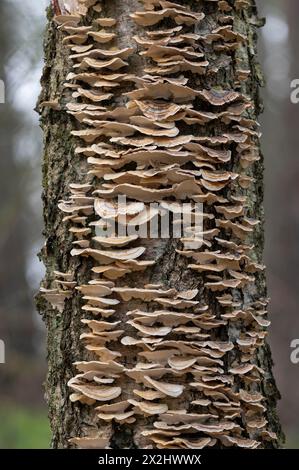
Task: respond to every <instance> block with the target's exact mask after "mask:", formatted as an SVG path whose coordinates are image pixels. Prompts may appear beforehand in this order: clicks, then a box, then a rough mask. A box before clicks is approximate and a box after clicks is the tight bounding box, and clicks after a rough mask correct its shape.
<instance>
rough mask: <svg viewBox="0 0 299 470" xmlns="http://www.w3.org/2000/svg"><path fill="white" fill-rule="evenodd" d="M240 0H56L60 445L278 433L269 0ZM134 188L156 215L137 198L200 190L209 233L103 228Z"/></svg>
mask: <svg viewBox="0 0 299 470" xmlns="http://www.w3.org/2000/svg"><path fill="white" fill-rule="evenodd" d="M232 3H233V2H230V3H228V2H226V1H219V2H216V1H198V2H197V1H191V0H190V1H184V2H183V1H180V0H175V5H174V4H173V3H170V2H163V1H161V2H159V1H156V0H146V1H145V0H143V2H139V1H137V0H123V1H119V0H109V1H102V2H97V1H96V0H95V1H87V0H82V1H81V2H80V1H79V0H77V1H76V0H74V1H73V2H64V1H59V2H53V5H54V13H55V14H56V18H54V21H53V18H52V11H51V10H50V11H49V27H48V31H47V36H46V41H45V55H46V66H45V70H44V75H43V79H42V84H43V92H42V96H41V98H40V108H41V110H42V126H43V129H44V142H45V152H44V166H43V168H44V172H43V184H44V218H45V236H46V245H45V248H44V250H43V253H42V256H43V259H44V262H45V264H46V267H47V276H46V279H45V281H44V285H43V289H42V292H41V295H40V296H39V298H38V304H39V309H40V311H41V312H42V314H43V316H44V319H45V321H46V324H47V328H48V361H49V373H48V380H47V387H46V388H47V399H48V403H49V410H50V420H51V424H52V430H53V446H54V447H56V448H63V447H69V446H73V445H78V446H79V447H97V448H105V447H112V448H136V447H137V448H151V447H154V448H203V447H206V446H215V447H224V446H225V447H226V446H237V447H248V448H256V447H261V448H265V447H277V446H279V443H280V439H281V430H280V425H279V421H278V419H277V415H276V400H277V398H278V392H277V389H276V386H275V382H274V379H273V376H272V371H271V366H272V363H271V354H270V351H269V348H268V346H267V345H266V343H265V336H266V327H267V326H268V324H269V322H268V320H267V319H266V305H267V299H266V295H267V293H266V284H265V275H264V267H263V266H262V264H261V263H262V253H263V209H262V200H263V163H262V157H261V155H260V150H259V134H258V130H257V124H256V119H257V115H258V113H259V110H260V106H261V105H260V100H259V95H258V87H259V80H260V72H259V69H258V66H257V64H256V62H255V54H256V33H255V29H256V27H257V26H258V24H259V23H258V19H257V16H256V8H255V5H254V2H252V1H250V0H249V1H246V0H238V1H236V2H234V6H231V5H230V4H232ZM66 5H68V7H66ZM70 5H71V6H70ZM183 5H184V6H183ZM88 7H89V8H88ZM144 7H145V8H146V7H148V10H146V12H147V13H140V12H142V11H145V10H144ZM150 7H151V9H150ZM67 8H69V9H67ZM190 11H192V13H191V12H190ZM136 12H138V13H136ZM78 14H79V15H81V16H76V15H78ZM132 15H133V16H132ZM107 18H110V19H111V18H115V19H116V24H115V25H114V24H113V21H110V20H107ZM57 25H58V26H57ZM82 26H84V27H83V28H82ZM85 27H86V28H85ZM165 30H166V31H165ZM157 31H160V32H159V33H158V32H157ZM163 31H164V32H163ZM89 44H90V46H91V47H92V48H93V49H96V50H97V51H98V52H94V53H93V52H90V49H88V47H85V46H87V45H89ZM131 48H132V50H131ZM93 49H92V50H93ZM180 49H181V50H180ZM70 55H73V57H70ZM74 64H75V65H76V67H74V68H73V65H74ZM78 65H79V67H78ZM70 73H73V74H76V75H70ZM78 74H80V75H78ZM83 74H85V75H83ZM66 84H67V85H66ZM110 94H111V95H110ZM84 104H85V105H84ZM86 105H91V106H90V107H89V108H87V107H86ZM113 109H116V111H115V113H113V112H112V111H113ZM83 121H84V122H83ZM108 144H109V145H108ZM153 169H154V171H153ZM107 183H108V184H107ZM124 194H125V195H126V196H127V198H128V205H127V206H126V211H127V213H130V211H132V212H131V214H134V215H135V216H136V215H137V214H138V213H139V216H140V217H142V220H143V221H144V220H147V216H148V214H149V213H148V212H144V211H143V212H142V213H140V210H141V206H140V204H139V205H138V204H136V203H135V204H134V201H135V202H141V203H143V204H145V207H147V208H148V207H149V204H150V203H151V202H156V203H160V202H161V201H162V200H163V201H164V208H165V207H170V208H171V211H175V210H177V207H178V205H176V206H174V205H173V203H174V201H176V202H177V203H179V204H180V205H182V204H183V203H184V202H189V203H190V202H192V203H193V206H192V207H193V208H195V206H194V204H195V203H202V204H203V212H204V217H203V224H204V225H203V245H202V246H200V242H198V241H196V238H198V239H200V237H201V235H202V234H201V233H200V232H198V233H197V234H196V237H195V239H194V238H193V239H192V233H191V234H189V238H191V240H190V239H189V240H188V239H186V236H185V237H180V238H175V236H174V234H173V232H172V236H171V237H170V238H163V237H162V236H160V238H151V237H146V236H143V238H139V239H136V237H131V238H130V237H129V238H125V239H120V238H117V239H116V238H115V237H114V238H113V237H110V238H108V239H107V237H106V238H105V237H104V236H103V233H102V232H101V233H102V234H101V237H99V231H101V228H102V227H101V223H102V224H104V225H105V224H106V228H107V227H108V229H109V224H107V220H105V219H104V209H105V208H106V209H107V208H108V207H109V208H110V209H109V210H110V211H111V210H112V211H113V210H114V211H116V213H115V214H114V216H113V217H115V218H116V220H117V222H118V229H119V228H120V227H123V226H126V222H124V220H123V218H122V217H121V215H119V212H117V211H119V210H120V209H119V207H118V206H117V205H116V203H117V196H118V195H124ZM62 201H63V202H62ZM113 203H114V204H115V205H114V207H112V206H111V204H113ZM167 203H168V205H167ZM58 206H59V207H58ZM138 211H139V212H138ZM110 214H111V212H110ZM101 217H102V220H101ZM113 217H112V219H113ZM132 217H133V216H132V215H129V216H128V218H130V219H132ZM140 217H138V218H137V219H136V221H135V222H131V225H132V224H133V226H134V225H135V226H137V225H138V226H139V228H140V225H142V224H141V222H140ZM112 219H111V218H110V222H111V220H112ZM100 220H101V223H100ZM113 220H114V219H113ZM257 221H260V222H261V223H259V224H258V223H257ZM195 229H196V227H195ZM197 230H198V227H197ZM96 235H97V236H96ZM187 238H188V237H187ZM126 243H129V244H128V245H126V246H124V245H125V244H126ZM113 246H115V248H113ZM144 248H145V250H144ZM204 252H206V253H205V254H203V253H204ZM145 262H146V263H145ZM82 320H84V324H82ZM109 323H111V325H110V324H109ZM82 334H83V337H81V339H80V335H82ZM83 361H85V362H83ZM74 362H77V364H76V365H74ZM76 374H77V375H76ZM74 377H75V378H74ZM69 381H70V382H69ZM68 382H69V385H68ZM178 411H183V415H182V414H180V415H179V416H178V415H177V412H178ZM182 425H183V427H182Z"/></svg>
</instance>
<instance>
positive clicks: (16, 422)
mask: <svg viewBox="0 0 299 470" xmlns="http://www.w3.org/2000/svg"><path fill="white" fill-rule="evenodd" d="M0 422H1V426H0V448H1V449H48V448H49V447H50V440H51V433H50V426H49V421H48V417H47V412H46V410H44V409H41V410H31V409H29V408H22V407H15V405H13V404H8V405H7V404H6V405H5V406H2V407H1V409H0Z"/></svg>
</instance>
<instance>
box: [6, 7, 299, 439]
mask: <svg viewBox="0 0 299 470" xmlns="http://www.w3.org/2000/svg"><path fill="white" fill-rule="evenodd" d="M48 3H49V0H38V1H34V2H33V1H32V0H0V79H2V80H4V82H5V84H6V103H5V104H0V339H3V340H4V341H5V345H6V364H0V422H1V427H0V448H47V447H49V444H50V430H49V425H48V420H47V409H46V406H45V403H44V397H43V395H44V392H43V381H44V379H45V374H46V352H45V331H44V327H43V324H42V322H41V319H40V318H39V317H38V315H37V313H36V312H35V308H34V300H33V296H34V293H35V292H36V291H37V290H38V286H39V282H40V280H41V278H42V276H43V266H42V265H41V263H40V262H39V261H38V258H37V253H38V251H39V250H40V248H41V246H42V244H43V240H42V215H41V214H42V207H41V199H40V197H41V152H42V135H41V131H40V129H39V123H38V116H37V114H36V113H35V112H34V107H35V103H36V100H37V97H38V94H39V78H40V75H41V70H42V66H43V52H42V38H43V31H44V28H45V25H46V14H45V9H46V7H47V5H48ZM257 3H258V6H259V12H260V16H262V17H267V24H266V26H265V28H263V30H262V31H261V32H260V61H261V63H262V67H263V70H264V72H265V75H266V78H267V85H266V88H265V89H264V90H263V92H262V93H263V96H264V102H265V112H264V114H263V115H262V118H261V123H262V127H263V133H264V136H263V152H264V155H265V166H266V195H265V197H266V199H265V208H266V220H267V222H266V253H265V261H266V264H267V266H268V284H269V291H270V292H269V294H270V296H271V299H272V303H271V316H272V328H271V336H270V343H271V346H272V352H273V359H274V362H275V375H276V379H277V382H278V386H279V389H280V391H281V394H282V397H283V399H282V400H281V402H280V404H279V410H280V417H281V420H282V424H283V427H284V430H285V432H286V435H287V442H286V447H287V448H299V420H298V414H299V404H298V392H299V373H298V371H299V369H298V368H299V365H297V366H296V365H293V364H292V363H291V362H290V352H291V351H290V342H291V340H292V339H294V338H299V314H298V306H299V288H298V287H299V271H298V270H297V262H298V265H299V209H298V207H299V204H298V203H299V184H298V183H299V159H298V156H297V153H298V149H299V131H298V130H297V123H298V124H299V105H297V106H296V105H294V104H291V101H290V82H291V80H293V79H295V78H299V60H298V58H299V28H298V26H297V21H298V20H299V2H298V0H284V1H283V2H282V1H281V0H280V1H279V0H258V1H257Z"/></svg>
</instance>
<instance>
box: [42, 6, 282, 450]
mask: <svg viewBox="0 0 299 470" xmlns="http://www.w3.org/2000/svg"><path fill="white" fill-rule="evenodd" d="M59 3H60V6H61V5H62V4H63V2H59ZM176 3H178V4H181V5H182V4H184V5H186V6H187V5H188V7H190V8H191V9H192V10H193V11H195V12H200V11H203V12H204V13H205V15H206V18H205V22H204V23H203V24H204V25H205V28H206V29H201V26H200V25H196V26H195V32H197V33H199V34H206V33H207V32H208V31H211V30H212V29H213V28H214V29H215V28H216V27H217V26H219V24H221V23H219V18H220V17H222V16H223V13H222V12H220V11H219V10H218V8H217V6H218V5H217V4H215V2H212V1H211V2H208V1H202V2H196V1H191V0H190V1H188V2H181V1H176ZM222 3H223V2H222ZM243 3H244V8H243V7H241V10H240V9H239V10H237V9H232V10H231V11H230V12H229V13H228V14H229V15H232V16H233V29H234V31H235V32H237V33H241V34H242V35H244V36H245V38H246V40H245V44H242V45H240V44H238V45H237V49H236V50H234V49H232V50H231V51H228V52H227V51H226V52H225V53H224V54H222V55H221V54H220V55H221V58H222V60H223V62H222V63H221V60H220V62H219V63H218V67H219V69H218V70H216V73H211V74H207V75H193V74H191V73H186V74H185V75H187V76H188V78H189V82H188V86H190V87H191V88H194V89H196V90H202V89H218V90H231V91H233V90H237V91H238V92H240V93H242V94H244V95H247V96H248V97H250V98H251V100H252V102H253V104H254V106H253V108H252V109H250V110H249V111H248V114H247V118H250V119H252V120H253V121H255V120H256V119H257V116H258V114H259V112H260V108H261V104H260V99H259V94H258V88H259V82H260V71H259V68H258V66H257V64H256V59H255V56H256V32H255V29H256V26H257V25H258V20H257V16H256V8H255V5H254V2H250V8H248V9H247V8H245V6H246V5H245V4H246V2H243ZM101 5H102V6H103V10H102V12H101V13H100V14H99V13H97V12H95V11H93V10H92V11H91V12H89V14H88V15H87V16H86V17H85V18H84V24H86V25H90V24H91V23H92V20H93V19H94V18H97V17H99V16H101V17H114V18H117V20H118V23H117V27H116V28H117V33H118V39H117V46H118V47H119V49H121V48H122V47H133V48H134V50H135V53H134V54H133V55H132V56H130V57H129V59H128V62H129V66H128V68H127V70H128V73H134V74H135V75H137V76H142V75H143V69H144V67H145V61H144V59H141V57H140V55H138V53H137V50H136V42H135V41H134V39H133V36H134V35H135V34H138V35H140V36H144V32H145V28H144V27H142V26H138V25H136V23H134V22H133V20H132V19H131V18H130V16H129V14H130V13H134V12H136V11H137V10H138V11H140V10H142V4H141V3H140V2H138V1H137V0H129V1H119V0H109V1H103V2H101ZM56 8H58V7H57V3H56ZM56 13H57V11H56ZM200 24H201V23H200ZM165 25H167V27H173V24H172V22H171V21H170V20H166V22H165ZM159 26H160V25H157V26H154V27H151V29H159ZM64 37H65V33H63V32H61V31H59V30H58V29H57V25H56V24H55V23H54V22H53V18H52V11H51V10H49V26H48V30H47V35H46V39H45V57H46V65H45V70H44V74H43V78H42V85H43V92H42V96H41V98H40V104H42V103H47V105H46V106H41V109H42V110H43V111H42V118H41V121H42V127H43V130H44V144H45V145H44V148H45V151H44V160H43V186H44V196H43V198H44V219H45V237H46V245H45V248H44V249H43V253H42V258H43V260H44V262H45V265H46V268H47V276H46V279H45V281H44V287H45V288H47V289H51V288H53V287H55V284H54V281H55V275H54V271H59V272H62V273H73V274H74V280H75V282H76V284H77V286H82V285H86V284H88V282H89V281H90V280H91V278H92V277H91V269H92V266H93V264H94V263H93V262H92V260H91V258H88V257H87V258H86V257H79V256H71V255H70V252H71V250H72V248H73V245H72V242H73V241H74V238H73V236H72V234H71V233H70V232H69V225H68V224H67V223H63V222H62V219H63V216H64V215H65V214H62V213H61V212H60V211H59V210H58V208H57V206H58V203H59V201H60V200H67V199H68V197H69V194H70V193H69V185H70V184H72V183H85V182H86V171H87V164H86V159H85V158H82V156H80V155H78V154H76V153H75V152H74V150H75V147H77V146H78V140H77V139H76V138H74V137H72V136H71V131H72V130H74V129H80V126H79V125H78V123H77V122H76V121H75V120H74V118H72V117H71V116H70V115H69V114H67V112H66V107H65V106H66V103H68V102H70V101H72V98H71V91H70V90H68V89H67V88H64V84H65V81H66V76H67V75H68V73H69V72H70V71H71V63H70V60H69V58H68V56H69V53H70V52H69V49H68V48H66V47H65V46H64V45H63V43H62V41H63V38H64ZM98 46H99V47H102V45H98ZM104 47H105V46H104ZM201 49H202V51H203V52H204V53H205V58H206V59H207V60H208V61H209V62H210V63H213V62H214V60H215V51H214V50H213V48H212V47H211V45H210V44H207V43H205V42H203V43H202V46H201ZM224 56H225V57H224ZM227 56H228V57H230V58H231V61H227V60H226V59H227ZM240 64H241V68H242V69H244V70H249V71H250V74H249V76H247V77H246V80H242V81H240V82H238V81H237V79H236V71H237V69H238V68H240ZM218 67H216V68H218ZM176 75H177V74H176ZM176 75H175V76H176ZM133 89H134V87H133V86H131V84H127V83H126V84H125V85H124V86H123V87H120V88H118V89H117V92H116V93H115V95H114V97H113V100H114V103H117V104H118V106H119V105H121V104H123V103H124V97H123V92H125V91H131V90H133ZM57 103H59V104H57ZM195 103H196V104H195V106H194V107H195V109H197V110H200V107H199V106H200V105H199V103H197V101H196V102H195ZM214 109H215V108H213V106H212V105H211V104H209V103H207V104H206V106H205V111H214ZM190 128H192V133H194V134H195V135H201V136H203V135H205V136H210V137H211V136H215V135H222V133H223V132H224V131H225V130H226V129H227V128H226V126H224V124H223V122H218V121H216V123H215V122H213V121H212V123H209V124H207V125H202V126H190V127H188V126H187V125H186V124H182V125H181V127H180V132H181V134H182V135H185V134H188V133H189V132H190ZM79 145H80V143H79ZM220 148H221V147H220ZM226 148H229V149H230V150H231V151H232V159H231V161H230V162H229V163H227V164H226V165H224V166H222V167H221V165H219V168H218V169H222V170H223V169H224V168H225V169H226V170H227V171H231V172H236V173H244V169H243V168H241V167H240V160H239V158H238V156H239V154H238V152H237V145H236V143H234V142H233V143H231V144H230V145H229V146H228V147H227V146H226ZM245 174H246V175H248V176H251V177H253V178H254V180H253V182H252V184H251V185H250V186H249V188H248V189H246V190H244V189H242V188H241V187H238V188H237V189H235V188H234V189H235V193H234V194H235V195H236V196H241V195H246V196H247V205H248V210H247V212H246V215H247V216H248V217H252V218H254V219H259V220H261V221H262V223H261V224H260V225H259V226H257V227H255V230H254V232H253V233H252V234H251V235H250V237H249V240H248V242H249V243H252V244H254V245H255V248H254V249H253V250H251V253H250V256H251V258H252V259H253V261H254V262H256V263H261V262H262V253H263V244H264V240H263V234H264V232H263V218H264V215H263V161H262V158H261V159H260V160H259V161H255V162H254V164H253V165H252V166H250V167H249V169H246V172H245ZM92 183H93V184H95V186H96V185H97V182H96V181H95V180H92ZM225 194H226V195H229V194H230V193H229V190H228V192H226V193H225ZM205 209H206V208H205ZM209 211H210V212H212V213H214V214H215V211H214V209H213V206H212V207H208V209H207V212H209ZM91 220H94V219H92V216H91ZM206 228H213V225H210V226H209V227H206ZM228 239H231V238H228ZM142 242H144V243H143V246H146V248H147V250H148V251H149V252H150V254H151V258H152V257H154V258H155V259H156V263H155V265H154V266H153V267H150V268H148V269H147V270H146V271H144V272H143V273H135V274H134V273H133V274H129V275H127V276H125V278H122V279H120V281H118V283H117V286H118V287H120V286H129V287H131V288H138V287H143V286H144V285H146V284H151V285H156V284H163V289H169V288H175V289H176V290H177V291H190V290H194V289H198V294H197V297H196V299H198V300H201V302H202V303H203V301H204V304H206V305H208V306H209V311H211V312H212V313H213V314H214V315H215V316H216V318H218V319H220V318H221V315H222V314H223V312H224V310H223V309H222V307H221V305H219V303H218V302H217V299H216V297H217V295H218V296H219V295H221V294H222V293H220V294H219V293H217V292H211V291H210V290H208V289H206V288H205V284H206V282H207V281H208V280H209V279H208V278H207V277H206V274H205V273H203V274H201V273H198V272H196V271H192V270H191V269H188V264H190V260H189V259H187V258H186V257H184V256H180V255H179V254H178V253H177V251H176V250H177V249H180V250H182V243H181V241H180V240H176V239H169V240H151V239H149V240H142ZM212 249H219V247H218V248H217V244H215V241H213V245H212V248H211V250H212ZM227 293H231V294H232V295H233V298H234V301H238V302H240V305H241V307H240V308H243V307H244V306H246V305H251V304H254V303H255V302H256V301H258V299H261V298H265V297H266V295H267V292H266V282H265V275H264V273H263V271H262V272H259V273H256V274H255V281H254V283H253V285H252V284H251V285H250V286H247V285H245V286H243V287H242V288H236V289H233V290H230V291H229V292H227ZM82 305H83V301H82V296H81V295H80V292H78V291H76V290H73V291H72V294H71V296H70V298H68V299H66V300H65V302H64V308H63V310H62V311H60V312H59V311H58V310H57V309H55V308H53V307H52V306H51V305H50V304H49V302H47V301H46V300H45V298H44V297H43V296H42V295H41V296H40V297H39V298H38V306H39V310H40V311H41V313H42V314H43V317H44V319H45V322H46V325H47V329H48V363H49V372H48V379H47V385H46V391H47V400H48V404H49V414H50V420H51V425H52V431H53V447H55V448H65V447H69V446H70V443H69V439H70V438H74V437H78V436H81V437H84V436H85V437H86V436H93V437H97V436H100V437H103V436H104V435H105V436H108V437H109V441H110V446H111V447H113V448H133V447H143V446H149V445H153V443H150V442H149V441H148V440H147V439H145V438H144V437H142V434H141V432H142V431H144V430H145V429H152V427H153V422H154V421H155V420H156V419H157V417H153V416H147V417H143V416H142V415H139V414H137V415H136V416H135V418H136V421H135V422H133V423H130V424H128V423H126V424H119V423H116V422H112V423H108V424H107V423H106V422H103V421H101V420H99V419H98V418H97V417H96V413H95V412H94V410H93V407H92V406H87V405H86V404H85V405H84V404H78V402H75V403H72V402H71V401H70V399H69V397H70V390H69V388H68V386H67V382H68V380H69V379H71V378H72V377H73V376H74V375H76V369H75V367H74V366H73V363H74V362H75V361H82V360H84V359H85V360H95V358H94V356H92V355H89V354H88V353H87V352H86V350H84V347H83V345H82V341H80V339H79V337H80V334H82V332H83V331H85V330H84V327H83V326H82V323H81V320H82V318H86V317H87V315H86V314H84V312H83V311H82ZM155 307H156V305H155V304H154V302H152V304H151V308H152V309H154V308H155ZM134 309H141V310H142V309H143V310H144V309H145V303H144V302H140V301H138V300H133V301H129V302H127V303H124V302H123V303H121V304H120V305H119V306H118V308H117V312H116V314H115V315H114V317H113V321H117V320H119V321H121V326H120V328H121V329H123V330H124V336H125V335H127V336H128V335H129V336H134V335H135V336H136V332H133V329H132V327H131V326H130V325H128V324H127V323H126V318H125V314H126V312H127V311H128V310H134ZM156 309H157V307H156ZM160 309H161V308H160ZM90 318H91V317H90ZM117 328H118V327H117ZM244 329H245V331H246V327H245V326H244V323H243V322H242V320H239V321H237V322H233V321H232V322H228V323H227V324H226V325H223V326H221V327H219V328H215V329H213V330H212V336H211V338H212V339H213V340H214V341H223V342H229V341H233V342H234V345H235V347H234V349H233V350H231V351H229V352H227V353H226V354H225V356H224V371H225V374H228V371H229V370H230V369H231V367H232V365H233V366H235V365H236V363H238V361H239V360H240V357H241V353H240V350H238V347H237V346H236V338H238V336H239V335H240V333H241V332H242V331H244ZM170 338H171V339H176V340H177V339H180V340H182V339H185V338H184V337H183V335H180V336H177V337H176V336H175V335H174V336H170ZM113 346H114V347H113V348H112V349H113V350H116V351H118V352H120V353H121V355H122V358H121V361H122V363H123V364H124V365H125V366H126V367H127V368H133V367H134V365H135V364H136V361H137V353H136V348H135V347H128V346H124V345H122V344H121V343H120V342H117V343H116V344H114V343H113ZM251 363H252V364H256V365H257V366H258V367H259V368H260V369H261V370H263V372H264V375H262V374H261V376H260V382H256V383H253V384H252V383H251V382H250V380H249V381H247V382H246V387H245V388H246V389H247V390H248V391H249V392H253V391H259V392H260V393H261V394H262V395H263V396H264V401H263V405H264V406H265V417H266V419H267V421H268V425H267V430H268V431H270V432H271V433H276V434H277V438H278V440H277V439H276V438H275V437H274V435H273V434H267V435H266V434H265V435H261V433H259V432H258V431H257V430H254V431H252V430H250V429H249V428H248V427H247V417H246V412H247V411H248V408H247V407H246V406H247V405H246V403H244V402H242V405H241V408H240V415H239V416H238V417H237V419H236V422H237V423H238V424H239V425H240V426H241V429H242V432H241V434H240V437H242V439H249V438H250V439H251V441H253V440H254V438H256V439H257V442H258V443H259V444H260V446H261V447H277V446H279V443H280V439H281V430H280V425H279V421H278V418H277V415H276V401H277V398H278V396H279V395H278V391H277V389H276V386H275V382H274V379H273V375H272V370H271V368H272V361H271V353H270V351H269V348H268V346H267V345H261V346H259V347H258V348H257V350H256V352H255V353H254V357H253V358H252V359H251ZM249 375H250V374H249ZM190 377H191V376H190V375H188V374H187V375H185V376H181V377H180V378H179V383H180V384H182V385H187V389H188V392H186V393H184V394H183V398H181V397H180V398H178V399H175V400H173V399H172V398H169V397H167V398H165V399H164V403H167V405H168V406H169V409H174V407H175V408H181V409H183V408H186V409H187V410H188V411H189V412H193V413H204V412H205V411H204V408H203V407H199V408H196V407H195V408H194V409H192V407H191V406H190V402H191V401H192V400H196V399H199V398H202V395H201V393H200V392H196V390H195V391H194V390H193V391H192V389H190V388H189V382H190V381H192V378H190ZM162 380H163V379H162ZM164 381H166V380H164ZM170 381H171V380H170ZM172 381H173V380H172ZM242 381H243V378H242V377H234V380H233V385H231V389H232V390H234V391H235V392H237V391H238V390H239V388H240V387H241V385H242V384H243V382H242ZM118 385H119V386H120V387H121V388H122V390H123V394H122V397H121V398H120V399H119V400H121V399H122V400H126V399H128V398H131V399H132V398H133V399H136V396H135V395H134V394H133V392H132V390H133V389H134V388H136V383H135V382H134V381H133V380H132V379H130V378H128V377H127V376H126V375H125V374H121V378H120V379H119V380H118ZM242 386H243V385H242ZM241 388H242V387H241ZM119 400H118V401H119ZM97 404H98V405H99V404H100V405H101V404H102V403H97ZM211 436H212V437H213V433H212V434H211ZM197 437H204V434H201V433H200V434H199V436H197ZM205 437H206V436H205ZM251 441H250V442H251ZM216 445H217V446H222V445H223V443H222V441H221V439H220V440H217V442H216ZM226 445H228V444H227V443H226ZM229 445H232V444H229ZM248 445H249V444H248Z"/></svg>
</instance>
